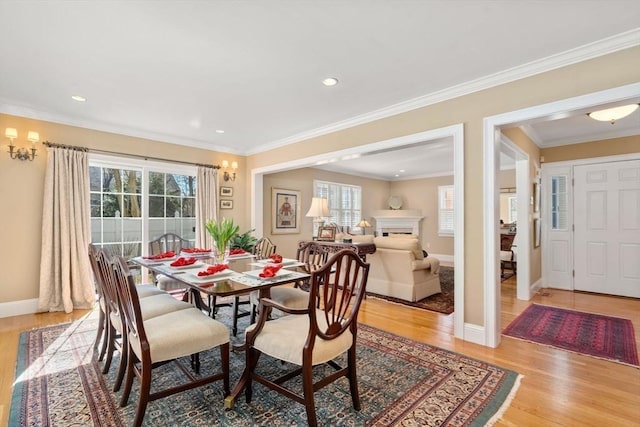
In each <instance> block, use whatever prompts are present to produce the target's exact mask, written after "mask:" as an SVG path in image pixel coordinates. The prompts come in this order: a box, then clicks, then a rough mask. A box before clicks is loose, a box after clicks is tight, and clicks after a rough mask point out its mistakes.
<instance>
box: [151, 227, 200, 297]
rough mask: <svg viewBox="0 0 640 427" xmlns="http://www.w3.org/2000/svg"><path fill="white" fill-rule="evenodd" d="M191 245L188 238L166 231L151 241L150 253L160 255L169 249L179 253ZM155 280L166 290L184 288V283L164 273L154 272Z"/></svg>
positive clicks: (180, 289)
mask: <svg viewBox="0 0 640 427" xmlns="http://www.w3.org/2000/svg"><path fill="white" fill-rule="evenodd" d="M190 245H191V244H190V243H189V241H188V240H187V239H183V238H182V237H180V236H178V235H177V234H175V233H165V234H163V235H162V236H160V237H158V238H157V239H155V240H151V241H150V242H149V255H158V254H162V253H165V252H169V251H173V252H174V253H175V254H176V255H179V254H180V251H182V249H183V248H188V247H189V246H190ZM154 281H155V283H156V285H157V286H158V287H159V288H160V289H162V290H164V291H168V292H171V291H176V290H178V291H182V290H184V284H182V283H180V282H179V281H177V280H174V279H170V278H168V277H167V276H165V275H164V274H154Z"/></svg>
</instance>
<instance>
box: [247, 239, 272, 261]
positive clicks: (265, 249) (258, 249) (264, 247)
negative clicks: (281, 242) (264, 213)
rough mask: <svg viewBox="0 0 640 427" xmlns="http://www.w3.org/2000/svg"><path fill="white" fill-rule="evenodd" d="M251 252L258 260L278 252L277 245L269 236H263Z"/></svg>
mask: <svg viewBox="0 0 640 427" xmlns="http://www.w3.org/2000/svg"><path fill="white" fill-rule="evenodd" d="M251 253H252V254H253V255H255V256H256V259H258V260H261V259H267V258H269V257H270V256H271V255H273V254H275V253H276V245H275V244H274V243H273V242H272V241H271V240H270V239H269V238H268V237H261V238H259V239H258V241H257V242H256V245H255V246H254V247H253V250H252V251H251Z"/></svg>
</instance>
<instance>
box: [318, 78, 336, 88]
mask: <svg viewBox="0 0 640 427" xmlns="http://www.w3.org/2000/svg"><path fill="white" fill-rule="evenodd" d="M322 84H323V85H325V86H335V85H337V84H338V79H336V78H335V77H327V78H326V79H324V80H323V81H322Z"/></svg>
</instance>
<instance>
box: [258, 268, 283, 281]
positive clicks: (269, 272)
mask: <svg viewBox="0 0 640 427" xmlns="http://www.w3.org/2000/svg"><path fill="white" fill-rule="evenodd" d="M281 268H282V264H267V265H266V266H265V267H264V268H263V269H262V273H260V274H259V276H260V277H262V278H263V279H266V278H269V277H275V275H276V273H277V272H278V270H280V269H281Z"/></svg>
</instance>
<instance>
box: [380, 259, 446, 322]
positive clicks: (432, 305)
mask: <svg viewBox="0 0 640 427" xmlns="http://www.w3.org/2000/svg"><path fill="white" fill-rule="evenodd" d="M440 288H441V289H442V292H441V293H439V294H435V295H431V296H428V297H426V298H423V299H421V300H420V301H416V302H411V301H405V300H402V299H400V298H394V297H388V296H386V295H378V294H374V293H372V292H367V298H368V297H372V298H378V299H383V300H385V301H389V302H393V303H396V304H402V305H407V306H409V307H415V308H421V309H423V310H430V311H437V312H438V313H444V314H451V313H453V292H454V283H453V267H440Z"/></svg>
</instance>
